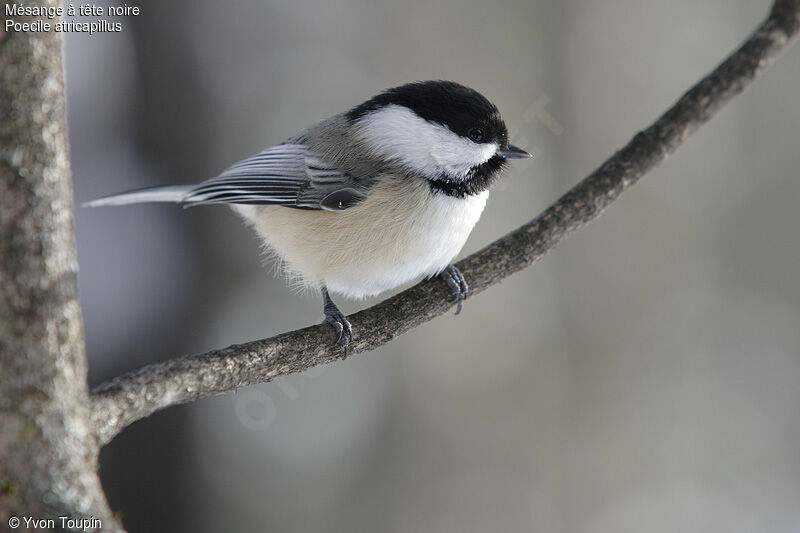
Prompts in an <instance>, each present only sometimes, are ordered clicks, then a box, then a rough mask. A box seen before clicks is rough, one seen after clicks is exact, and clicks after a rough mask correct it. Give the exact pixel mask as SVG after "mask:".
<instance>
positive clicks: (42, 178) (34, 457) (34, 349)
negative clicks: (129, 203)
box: [0, 0, 116, 531]
mask: <svg viewBox="0 0 800 533" xmlns="http://www.w3.org/2000/svg"><path fill="white" fill-rule="evenodd" d="M26 4H28V5H34V3H33V2H27V3H26ZM36 5H50V6H55V5H58V2H56V1H55V0H53V1H50V2H38V3H36ZM61 62H62V37H61V35H60V34H56V33H52V32H51V33H13V32H12V33H7V34H5V35H4V38H3V39H2V40H0V520H2V524H3V525H2V526H0V527H5V526H6V525H7V524H9V519H10V518H11V517H12V516H16V517H18V518H20V519H22V518H23V517H25V516H27V517H35V518H47V517H58V516H67V517H70V518H79V517H95V518H99V519H100V520H102V522H103V530H104V531H113V530H115V529H116V525H115V524H114V523H113V520H112V519H111V514H110V512H109V510H108V505H107V503H106V500H105V495H104V493H103V490H102V488H101V486H100V480H99V478H98V476H97V472H96V470H97V454H98V447H97V443H96V440H95V437H94V432H93V430H92V428H91V427H90V422H91V418H90V410H89V394H88V387H87V376H86V364H87V363H86V355H85V350H84V341H83V330H82V324H81V312H80V308H79V305H78V299H77V285H76V272H77V264H76V256H75V247H74V241H73V230H72V188H71V183H70V168H69V160H68V156H67V131H66V118H65V98H64V84H63V74H62V66H61ZM11 525H12V526H13V523H11ZM23 525H24V523H23ZM56 525H57V526H59V525H60V523H59V522H58V521H57V522H56ZM23 529H24V528H23Z"/></svg>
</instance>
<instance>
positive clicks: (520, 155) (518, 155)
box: [496, 144, 533, 159]
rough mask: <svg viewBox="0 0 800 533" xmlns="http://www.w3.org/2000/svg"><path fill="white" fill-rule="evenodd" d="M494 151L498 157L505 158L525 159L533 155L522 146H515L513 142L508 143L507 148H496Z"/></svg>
mask: <svg viewBox="0 0 800 533" xmlns="http://www.w3.org/2000/svg"><path fill="white" fill-rule="evenodd" d="M496 153H497V155H499V156H500V157H505V158H506V159H527V158H529V157H533V156H532V155H531V154H529V153H528V152H526V151H525V150H523V149H522V148H517V147H516V146H514V145H513V144H509V145H508V148H506V149H505V150H502V149H501V150H498V151H497V152H496Z"/></svg>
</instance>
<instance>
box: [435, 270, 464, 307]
mask: <svg viewBox="0 0 800 533" xmlns="http://www.w3.org/2000/svg"><path fill="white" fill-rule="evenodd" d="M439 277H440V278H442V279H443V280H444V282H445V283H447V286H448V287H450V290H451V291H453V300H455V302H456V305H457V307H456V314H458V313H460V312H461V302H463V301H464V300H466V299H467V296H469V286H468V285H467V280H465V279H464V275H463V274H462V273H461V271H460V270H458V269H457V268H456V267H455V265H447V267H446V268H445V269H444V270H442V271H441V272H440V273H439Z"/></svg>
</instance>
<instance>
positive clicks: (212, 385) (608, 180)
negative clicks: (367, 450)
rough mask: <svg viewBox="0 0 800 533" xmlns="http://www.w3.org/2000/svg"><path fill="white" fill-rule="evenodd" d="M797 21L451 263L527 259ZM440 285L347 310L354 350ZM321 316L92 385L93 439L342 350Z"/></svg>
mask: <svg viewBox="0 0 800 533" xmlns="http://www.w3.org/2000/svg"><path fill="white" fill-rule="evenodd" d="M798 27H800V0H777V1H776V2H775V3H774V5H773V8H772V11H771V12H770V15H769V17H768V18H767V20H766V21H765V22H764V23H763V24H762V25H761V26H760V27H759V28H758V29H757V30H756V31H755V32H754V33H753V34H752V35H751V36H750V38H749V39H748V40H747V41H746V42H745V43H744V44H743V45H742V46H741V47H740V48H739V49H738V50H736V51H735V52H734V53H733V54H732V55H731V56H730V57H728V59H726V60H725V61H724V62H723V63H722V64H721V65H719V66H718V67H717V68H716V69H715V70H714V71H713V72H711V73H710V74H709V75H708V76H706V77H705V78H703V79H702V80H701V81H700V82H699V83H698V84H697V85H695V86H694V87H692V88H691V89H690V90H689V91H688V92H687V93H686V94H684V95H683V96H682V97H681V98H680V100H678V102H677V103H676V104H675V105H673V106H672V107H671V108H670V109H669V110H667V112H666V113H664V114H663V115H662V116H661V117H660V118H659V119H658V120H657V121H656V122H655V123H654V124H652V125H651V126H650V127H648V128H647V129H645V130H644V131H642V132H640V133H638V134H637V135H636V136H634V138H633V139H632V140H631V141H630V142H629V143H628V144H627V145H626V146H625V147H624V148H622V150H620V151H619V152H617V153H616V154H614V155H613V156H612V157H611V158H609V159H608V160H607V161H606V162H605V163H603V164H602V165H601V166H600V168H598V169H597V170H596V171H595V172H593V173H592V174H591V175H590V176H588V177H587V178H586V179H584V180H583V181H581V182H580V183H579V184H578V185H576V186H575V187H574V188H573V189H572V190H570V191H569V192H567V193H566V194H565V195H564V196H562V197H561V198H560V199H559V200H558V201H557V202H556V203H555V204H553V205H552V206H551V207H550V208H549V209H547V210H546V211H545V212H544V213H542V214H541V215H539V216H538V217H537V218H535V219H534V220H532V221H531V222H529V223H528V224H526V225H524V226H522V227H521V228H519V229H517V230H516V231H513V232H511V233H509V234H508V235H506V236H505V237H502V238H501V239H498V240H497V241H495V242H494V243H492V244H491V245H489V246H487V247H486V248H484V249H483V250H481V251H479V252H477V253H475V254H473V255H471V256H470V257H467V258H466V259H464V260H463V261H461V262H460V263H458V265H457V266H458V268H460V269H461V271H462V273H463V274H464V276H465V277H466V279H467V281H468V282H469V285H470V288H471V292H472V294H477V293H480V292H482V291H483V290H485V289H487V288H488V287H490V286H492V285H494V284H495V283H498V282H500V281H501V280H502V279H504V278H505V277H507V276H509V275H511V274H513V273H515V272H517V271H519V270H521V269H523V268H526V267H528V266H530V265H532V264H533V263H535V262H536V261H537V260H538V259H540V258H541V257H542V256H544V255H545V254H546V253H547V252H548V251H549V250H551V249H553V248H554V247H555V246H556V245H557V244H558V243H559V242H560V241H561V240H562V239H563V238H564V237H565V236H566V235H568V234H569V233H570V232H572V231H574V230H576V229H578V228H579V227H581V226H582V225H584V224H586V223H587V222H589V221H591V220H593V219H595V218H596V217H598V216H599V215H600V213H601V212H602V211H603V210H604V209H605V208H606V207H608V206H609V205H610V204H611V203H612V202H614V201H615V200H616V199H617V198H618V197H619V196H620V195H621V194H622V192H623V191H625V190H626V189H627V188H629V187H631V186H632V185H634V184H635V183H636V182H637V181H639V179H640V178H641V177H642V176H644V175H645V174H646V173H647V172H649V171H650V170H652V169H653V168H655V167H656V166H657V165H658V164H660V163H661V162H662V161H664V159H665V158H666V157H667V155H669V154H670V153H672V152H673V151H675V149H677V147H678V146H679V145H680V144H681V143H682V142H683V141H684V140H686V138H687V137H688V136H689V135H690V134H691V133H693V132H694V131H695V130H697V129H698V128H699V127H700V126H701V125H703V124H704V123H705V122H707V121H708V120H709V119H710V118H711V117H712V116H714V114H716V113H717V112H718V111H719V110H720V109H721V108H722V107H723V106H724V105H725V104H726V103H728V102H729V101H730V100H731V99H732V98H734V97H735V96H736V95H738V94H740V93H741V92H742V91H743V90H744V89H745V88H747V87H748V86H749V85H750V84H751V82H752V81H753V80H754V79H755V78H756V77H757V76H758V75H759V74H760V73H761V72H762V71H763V70H764V68H766V67H767V65H769V64H770V63H771V62H772V60H774V59H775V57H776V56H777V55H778V53H779V52H781V51H782V50H784V49H785V48H786V47H787V46H788V45H789V43H790V42H791V40H792V38H793V37H794V36H795V35H796V33H797V31H798ZM448 294H449V292H448V290H447V288H446V286H445V285H444V284H443V283H442V282H440V281H438V280H432V281H429V282H425V283H421V284H419V285H417V286H415V287H413V288H411V289H409V290H407V291H405V292H403V293H402V294H399V295H397V296H395V297H393V298H391V299H389V300H386V301H384V302H382V303H380V304H378V305H376V306H374V307H371V308H369V309H366V310H364V311H361V312H359V313H356V314H355V315H353V316H351V317H349V319H350V321H351V323H352V324H353V331H354V335H355V336H354V339H353V342H352V344H351V346H352V353H359V352H365V351H368V350H372V349H374V348H377V347H378V346H380V345H382V344H385V343H387V342H389V341H390V340H392V339H393V338H395V337H397V336H398V335H401V334H402V333H405V332H406V331H408V330H410V329H412V328H414V327H416V326H418V325H419V324H422V323H423V322H426V321H428V320H431V319H432V318H434V317H436V316H438V315H441V314H443V313H445V312H446V311H447V310H448V309H450V308H451V307H452V304H451V303H449V302H448V300H447V296H448ZM334 341H335V335H334V333H333V330H332V329H331V328H330V327H329V326H327V325H326V324H323V325H318V326H312V327H308V328H304V329H301V330H297V331H293V332H290V333H285V334H282V335H278V336H276V337H273V338H270V339H264V340H259V341H254V342H248V343H245V344H241V345H235V346H231V347H229V348H225V349H221V350H215V351H211V352H207V353H204V354H199V355H192V356H185V357H180V358H177V359H173V360H170V361H166V362H163V363H158V364H154V365H149V366H146V367H144V368H141V369H139V370H136V371H134V372H131V373H129V374H127V375H124V376H120V377H117V378H115V379H113V380H111V381H109V382H107V383H104V384H102V385H100V386H98V387H97V388H96V389H95V390H94V391H93V393H92V401H93V409H94V427H95V428H96V431H97V435H98V439H99V441H100V442H101V443H105V442H108V441H109V440H111V439H112V438H113V437H114V436H115V435H116V434H117V433H118V432H119V431H121V430H122V429H123V428H125V427H126V426H128V425H129V424H131V423H132V422H134V421H136V420H138V419H140V418H143V417H146V416H148V415H150V414H152V413H153V412H155V411H158V410H160V409H163V408H165V407H169V406H171V405H176V404H180V403H185V402H190V401H193V400H197V399H200V398H204V397H206V396H210V395H214V394H220V393H223V392H226V391H230V390H233V389H235V388H237V387H241V386H245V385H251V384H254V383H261V382H265V381H270V380H271V379H273V378H275V377H277V376H281V375H284V374H289V373H292V372H301V371H303V370H306V369H308V368H311V367H313V366H316V365H320V364H324V363H328V362H331V361H334V360H336V359H341V358H342V357H343V356H344V353H343V351H342V349H340V348H338V347H337V346H336V345H335V342H334Z"/></svg>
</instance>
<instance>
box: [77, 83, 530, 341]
mask: <svg viewBox="0 0 800 533" xmlns="http://www.w3.org/2000/svg"><path fill="white" fill-rule="evenodd" d="M526 157H531V155H530V154H529V153H528V152H526V151H525V150H522V149H520V148H517V147H516V146H513V145H511V144H509V143H508V131H507V129H506V125H505V123H504V122H503V119H502V118H501V117H500V112H499V111H498V110H497V107H495V106H494V105H493V104H492V103H491V102H489V101H488V100H487V99H486V98H484V97H483V96H482V95H481V94H479V93H478V92H477V91H475V90H473V89H470V88H468V87H465V86H463V85H460V84H458V83H455V82H450V81H426V82H416V83H410V84H407V85H403V86H401V87H395V88H394V89H389V90H386V91H384V92H382V93H380V94H379V95H377V96H375V97H373V98H372V99H370V100H367V101H366V102H364V103H363V104H361V105H358V106H356V107H354V108H353V109H351V110H349V111H347V112H345V113H341V114H338V115H335V116H333V117H331V118H328V119H326V120H323V121H322V122H319V123H317V124H315V125H314V126H311V127H310V128H308V129H307V130H305V131H303V132H302V133H300V134H299V135H297V136H295V137H292V138H290V139H289V140H287V141H286V142H284V143H283V144H279V145H277V146H272V147H270V148H267V149H266V150H264V151H263V152H261V153H259V154H256V155H254V156H253V157H250V158H248V159H245V160H243V161H240V162H239V163H236V164H235V165H233V166H231V167H230V168H228V169H227V170H225V171H224V172H222V173H221V174H220V175H219V176H217V177H216V178H213V179H210V180H208V181H204V182H202V183H200V184H196V185H175V186H167V187H155V188H149V189H140V190H136V191H131V192H126V193H122V194H117V195H114V196H109V197H106V198H101V199H99V200H94V201H92V202H88V203H86V204H84V205H85V206H92V207H94V206H106V205H125V204H135V203H143V202H173V203H178V204H182V205H184V206H195V205H208V204H231V206H232V207H233V208H234V210H235V211H236V212H238V213H239V214H240V215H241V216H242V217H244V219H245V220H246V221H247V222H248V223H249V224H250V225H251V226H252V227H253V228H254V229H255V230H256V232H257V233H258V235H259V236H260V237H261V239H263V241H264V242H265V243H266V245H267V246H268V247H269V248H270V249H271V250H273V251H274V252H275V253H276V254H277V255H278V256H279V257H280V259H281V260H282V261H283V262H284V265H285V267H286V268H285V270H286V271H287V272H288V273H289V274H290V275H293V276H296V277H297V278H299V279H300V280H301V281H302V283H303V284H305V285H307V286H309V287H314V288H318V289H321V291H322V296H323V299H324V312H325V320H326V321H327V322H328V323H330V324H331V325H332V326H333V327H334V328H336V330H337V331H338V333H339V339H340V342H341V343H342V344H343V345H344V348H345V352H347V350H348V346H349V343H350V340H351V336H352V331H351V326H350V323H349V322H348V320H347V318H346V317H345V316H344V315H343V314H342V313H341V312H340V311H339V309H338V308H337V307H336V305H335V304H334V303H333V301H332V300H331V298H330V295H329V294H328V291H330V292H335V293H339V294H343V295H345V296H348V297H351V298H363V297H366V296H374V295H376V294H378V293H381V292H383V291H387V290H390V289H393V288H395V287H397V286H399V285H402V284H404V283H407V282H409V281H413V280H416V279H420V278H423V277H433V276H436V275H438V276H440V277H441V278H442V279H443V280H444V281H445V282H446V283H447V285H448V286H449V287H450V289H451V290H452V292H453V298H454V299H455V301H456V302H457V304H458V310H457V311H456V313H458V311H460V310H461V302H462V300H463V299H464V298H466V296H467V294H468V286H467V283H466V281H465V280H464V277H463V276H462V275H461V273H460V272H459V271H458V269H457V268H456V267H455V266H453V265H452V264H450V262H451V261H452V260H453V258H454V257H455V256H456V255H457V254H458V252H459V251H460V250H461V248H462V246H463V245H464V243H465V242H466V240H467V237H468V236H469V234H470V232H471V231H472V228H473V227H474V226H475V224H476V223H477V221H478V218H480V215H481V212H482V211H483V208H484V206H485V205H486V200H487V198H488V196H489V186H490V185H491V184H492V182H493V181H494V180H495V178H496V177H497V176H498V174H499V172H500V170H501V169H502V168H503V165H504V164H505V162H506V160H507V159H518V158H526Z"/></svg>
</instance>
